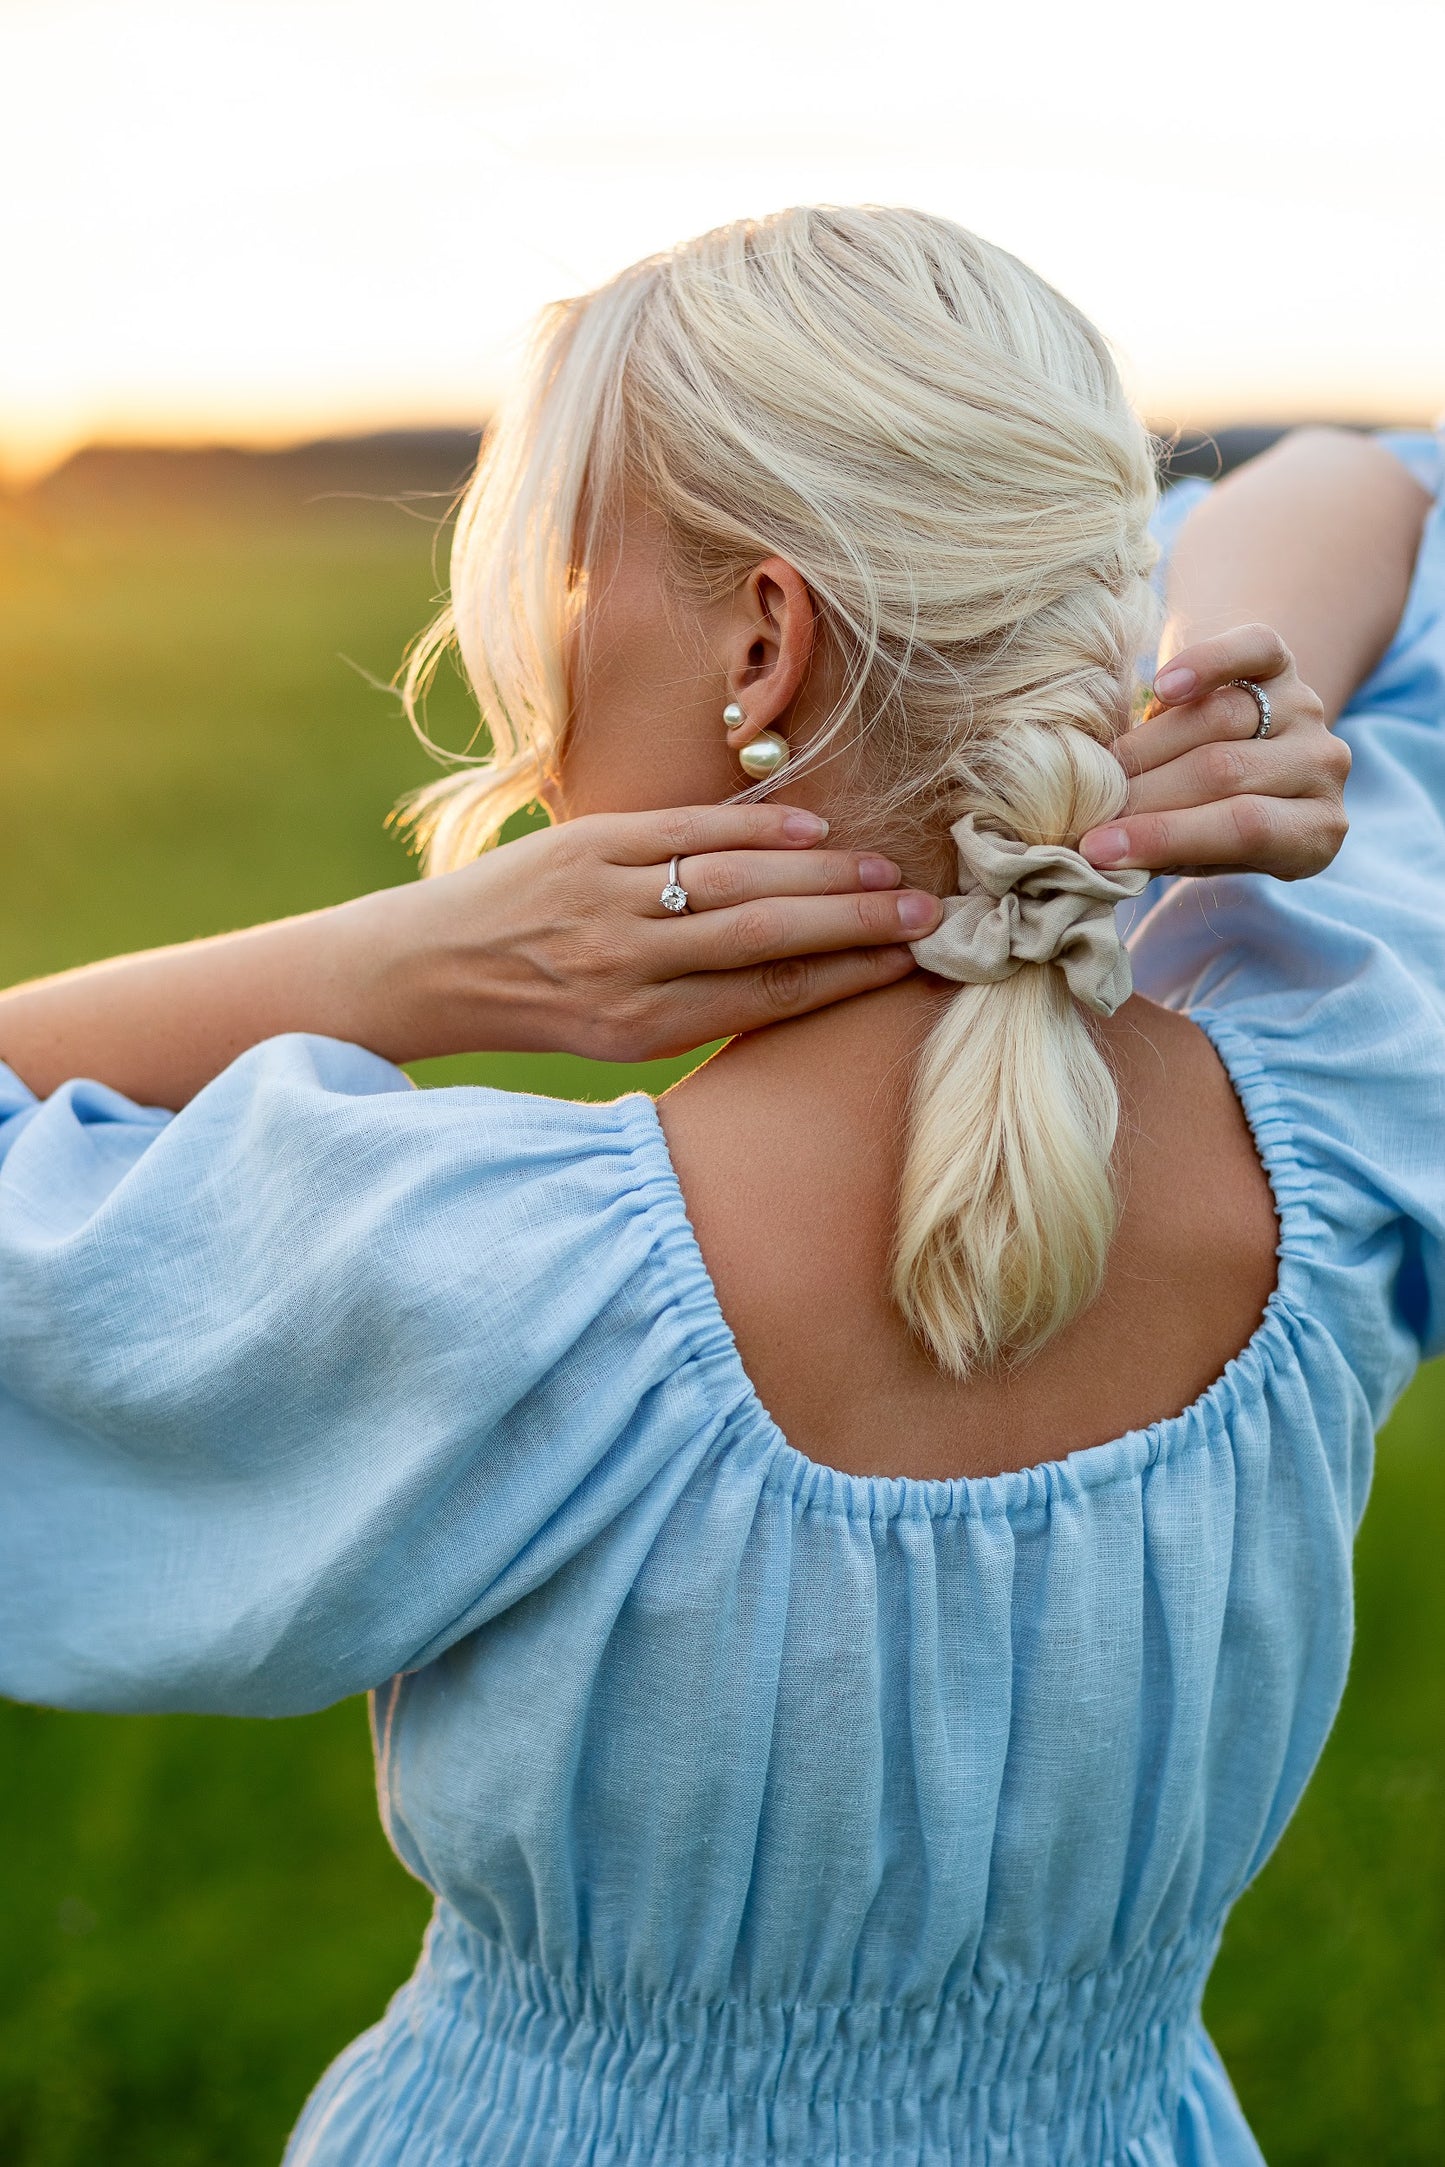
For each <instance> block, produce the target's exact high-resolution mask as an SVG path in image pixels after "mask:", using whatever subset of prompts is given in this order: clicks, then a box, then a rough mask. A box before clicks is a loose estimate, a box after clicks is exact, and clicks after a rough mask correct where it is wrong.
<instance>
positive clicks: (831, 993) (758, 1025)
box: [668, 947, 918, 1051]
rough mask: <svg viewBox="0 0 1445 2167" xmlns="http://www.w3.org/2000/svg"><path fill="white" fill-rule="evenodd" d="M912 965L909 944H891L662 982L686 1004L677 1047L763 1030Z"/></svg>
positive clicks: (871, 987) (873, 987)
mask: <svg viewBox="0 0 1445 2167" xmlns="http://www.w3.org/2000/svg"><path fill="white" fill-rule="evenodd" d="M917 968H918V966H917V964H916V963H915V962H914V960H913V956H912V953H911V951H910V950H909V949H907V948H898V947H894V948H854V949H845V950H844V951H843V952H842V953H841V954H838V955H822V956H795V957H791V958H789V959H788V960H787V961H784V962H779V963H768V964H764V965H762V966H761V967H760V968H759V969H757V970H749V971H705V972H700V973H699V974H698V975H697V976H696V977H693V978H684V979H681V980H677V981H674V983H673V984H672V985H671V986H670V987H669V988H668V997H669V999H671V998H672V996H673V995H674V994H679V995H682V996H683V997H684V998H685V1000H686V1004H687V1005H686V1010H685V1014H686V1017H687V1027H686V1029H685V1030H684V1032H683V1034H682V1037H681V1038H680V1040H679V1045H678V1050H679V1051H684V1050H686V1049H688V1048H690V1047H693V1046H697V1045H703V1044H705V1043H706V1042H707V1040H708V1039H710V1038H729V1037H732V1036H733V1035H734V1034H735V1033H737V1032H739V1031H759V1030H763V1029H764V1028H765V1027H766V1026H767V1025H768V1024H770V1023H781V1022H783V1021H784V1020H785V1019H786V1018H787V1017H789V1016H806V1015H810V1014H811V1013H812V1011H813V1010H814V1009H815V1008H828V1007H831V1005H832V1004H833V1002H835V1001H849V1000H852V998H853V997H854V995H855V994H859V993H873V992H876V991H877V989H878V988H879V987H880V986H890V985H893V984H895V983H896V981H897V980H898V979H900V978H907V977H908V976H909V974H910V973H911V972H913V971H915V970H917Z"/></svg>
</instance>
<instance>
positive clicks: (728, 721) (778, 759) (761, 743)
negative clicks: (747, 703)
mask: <svg viewBox="0 0 1445 2167" xmlns="http://www.w3.org/2000/svg"><path fill="white" fill-rule="evenodd" d="M722 719H723V728H724V729H725V730H736V729H737V728H738V727H739V725H740V724H741V723H744V722H746V721H747V719H748V718H747V716H746V715H745V714H744V713H743V711H742V709H741V708H740V707H739V705H738V703H737V701H736V700H729V701H728V704H727V706H726V707H725V708H724V709H723V718H722ZM787 757H788V744H787V740H786V738H781V737H779V736H778V733H777V731H776V730H760V731H759V732H758V735H757V736H756V737H755V738H754V739H753V740H752V742H751V744H748V745H744V746H743V748H742V750H741V752H739V754H738V766H739V767H740V768H741V769H742V771H743V773H744V774H745V775H751V777H752V779H753V781H754V782H755V783H765V782H766V781H767V779H768V777H769V776H770V775H776V774H777V772H778V769H779V768H780V767H781V766H782V764H783V762H784V761H785V760H786V759H787Z"/></svg>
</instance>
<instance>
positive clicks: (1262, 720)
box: [1229, 677, 1274, 737]
mask: <svg viewBox="0 0 1445 2167" xmlns="http://www.w3.org/2000/svg"><path fill="white" fill-rule="evenodd" d="M1229 682H1230V684H1231V686H1235V685H1237V686H1238V688H1239V690H1240V691H1241V692H1247V693H1248V694H1249V696H1250V698H1251V699H1252V700H1253V702H1254V704H1255V706H1256V707H1257V708H1258V709H1259V728H1258V729H1257V730H1256V731H1255V732H1254V733H1253V734H1254V735H1255V736H1256V737H1268V736H1269V733H1270V729H1271V727H1272V725H1273V721H1274V711H1273V709H1272V708H1271V707H1270V704H1269V694H1268V693H1267V692H1266V691H1265V689H1264V687H1263V685H1257V684H1256V683H1255V681H1254V679H1253V678H1252V677H1231V678H1230V680H1229Z"/></svg>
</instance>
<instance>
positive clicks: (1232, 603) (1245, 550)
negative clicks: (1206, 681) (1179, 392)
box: [1160, 429, 1430, 722]
mask: <svg viewBox="0 0 1445 2167" xmlns="http://www.w3.org/2000/svg"><path fill="white" fill-rule="evenodd" d="M1429 502H1430V500H1429V498H1428V497H1427V495H1426V493H1425V491H1424V490H1423V489H1421V488H1420V486H1419V484H1418V483H1417V482H1415V481H1414V480H1413V479H1412V478H1411V476H1410V475H1409V474H1407V473H1406V471H1405V469H1404V467H1403V466H1402V465H1401V464H1400V462H1399V460H1398V459H1396V458H1395V457H1394V456H1393V454H1392V453H1390V452H1388V451H1386V450H1385V449H1384V448H1383V447H1382V446H1381V445H1379V444H1376V443H1373V442H1372V441H1371V440H1370V439H1369V438H1368V437H1361V436H1353V435H1350V434H1348V433H1347V432H1345V431H1343V430H1334V429H1305V430H1298V431H1296V432H1294V433H1293V434H1292V435H1290V436H1288V437H1286V438H1284V439H1283V440H1282V442H1281V443H1279V444H1277V445H1276V446H1275V447H1274V448H1273V449H1272V450H1271V451H1268V452H1266V453H1264V454H1263V455H1262V457H1260V458H1258V459H1253V460H1251V461H1250V462H1249V464H1248V465H1247V466H1244V467H1241V468H1239V469H1238V470H1237V472H1235V473H1234V474H1232V475H1230V476H1229V477H1228V478H1227V479H1226V480H1225V481H1222V482H1221V483H1220V484H1219V485H1218V487H1217V488H1215V489H1213V490H1211V492H1210V494H1209V496H1208V497H1207V498H1205V499H1204V500H1203V501H1202V502H1201V503H1200V504H1199V505H1198V506H1197V507H1196V509H1195V510H1194V511H1193V512H1191V514H1190V515H1189V517H1188V519H1186V521H1185V522H1184V526H1183V528H1182V530H1181V532H1180V536H1179V540H1178V543H1177V545H1176V548H1175V551H1174V557H1173V561H1172V563H1171V566H1170V572H1169V582H1168V607H1169V622H1168V625H1167V626H1166V629H1165V634H1164V639H1163V642H1162V644H1161V648H1160V653H1161V655H1163V656H1168V655H1171V654H1175V653H1177V652H1178V651H1179V650H1180V649H1181V648H1183V647H1187V646H1190V645H1192V644H1193V643H1194V642H1195V641H1196V640H1201V639H1206V638H1211V637H1213V636H1214V635H1215V634H1217V633H1220V632H1223V631H1225V630H1226V629H1227V628H1228V627H1229V626H1231V625H1238V624H1243V623H1249V622H1256V623H1260V624H1267V625H1271V626H1273V628H1274V629H1275V630H1276V631H1277V632H1278V633H1279V634H1280V635H1281V637H1282V638H1283V640H1284V642H1285V645H1286V646H1287V647H1288V648H1290V649H1291V651H1292V652H1293V654H1294V658H1295V664H1296V667H1297V669H1298V671H1299V675H1300V677H1301V678H1302V679H1303V680H1304V682H1305V683H1306V684H1307V685H1312V686H1313V687H1314V690H1315V691H1316V692H1317V693H1318V694H1319V696H1320V699H1321V700H1322V701H1323V703H1324V707H1325V713H1326V717H1327V719H1328V720H1329V721H1331V722H1333V721H1334V719H1335V717H1336V716H1337V715H1338V714H1339V713H1340V712H1341V710H1342V709H1343V708H1344V706H1345V704H1346V702H1347V701H1348V700H1349V697H1350V695H1351V693H1352V692H1353V691H1354V690H1355V687H1356V686H1357V685H1358V684H1360V683H1361V682H1362V680H1363V679H1364V678H1366V677H1367V676H1368V675H1369V673H1370V671H1371V670H1372V669H1373V668H1374V667H1375V664H1376V663H1377V662H1378V661H1379V659H1380V657H1381V655H1382V654H1383V653H1384V651H1385V649H1386V647H1387V646H1388V645H1389V643H1390V639H1391V636H1392V634H1393V633H1394V630H1395V627H1396V625H1397V624H1398V623H1399V621H1400V615H1401V612H1402V610H1403V609H1404V606H1405V597H1406V594H1407V592H1408V590H1409V585H1410V579H1411V575H1412V572H1413V570H1414V564H1415V553H1416V550H1417V548H1418V546H1419V541H1420V530H1421V527H1422V525H1423V522H1424V518H1425V514H1426V512H1427V510H1428V509H1429Z"/></svg>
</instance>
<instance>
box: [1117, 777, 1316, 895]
mask: <svg viewBox="0 0 1445 2167" xmlns="http://www.w3.org/2000/svg"><path fill="white" fill-rule="evenodd" d="M1343 833H1344V816H1343V813H1342V812H1341V810H1340V808H1339V805H1338V804H1337V803H1336V802H1335V801H1333V800H1322V799H1319V798H1275V797H1236V798H1226V799H1225V800H1224V801H1223V802H1222V803H1221V804H1218V805H1192V806H1188V807H1184V808H1181V809H1180V810H1178V811H1176V812H1162V813H1140V814H1138V815H1136V816H1135V817H1133V818H1131V819H1125V820H1121V821H1116V822H1113V823H1112V824H1111V825H1110V826H1109V827H1107V828H1099V829H1096V830H1095V831H1094V832H1093V834H1092V835H1090V836H1085V837H1084V839H1083V843H1081V845H1080V848H1081V849H1082V848H1083V847H1084V844H1088V845H1090V846H1091V847H1089V848H1088V849H1085V850H1084V855H1085V857H1087V858H1088V859H1089V860H1090V862H1091V864H1104V865H1107V866H1109V867H1110V868H1111V869H1117V868H1121V867H1126V866H1139V867H1142V868H1144V869H1145V870H1146V871H1148V872H1151V873H1234V872H1240V871H1262V870H1268V871H1269V872H1271V873H1273V874H1275V875H1276V876H1277V877H1278V878H1280V879H1283V880H1297V879H1303V878H1304V877H1305V876H1306V875H1307V874H1310V873H1317V872H1319V871H1320V869H1321V867H1323V866H1325V865H1328V864H1329V862H1330V860H1331V858H1333V856H1334V855H1335V852H1336V851H1337V850H1338V849H1339V846H1340V841H1341V838H1342V836H1343ZM1115 835H1118V836H1120V837H1121V838H1122V840H1121V843H1120V845H1119V849H1118V854H1116V851H1115V846H1114V844H1113V842H1112V840H1111V839H1112V838H1113V837H1114V836H1115Z"/></svg>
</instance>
